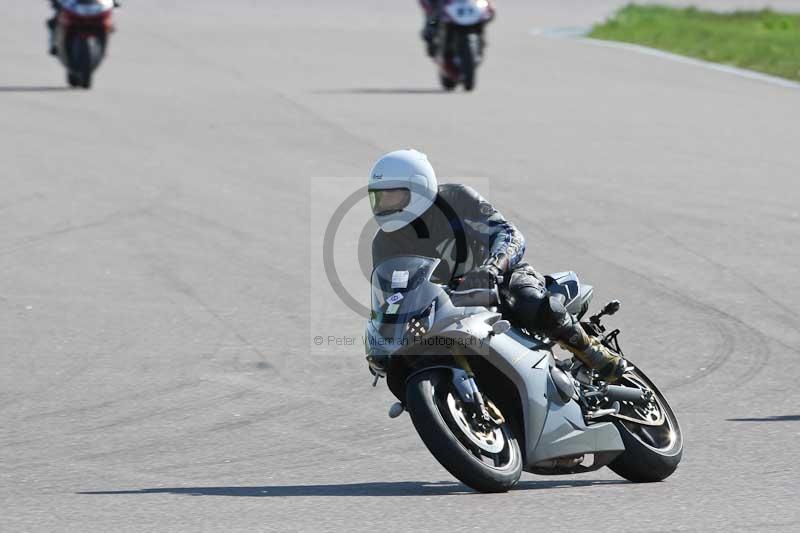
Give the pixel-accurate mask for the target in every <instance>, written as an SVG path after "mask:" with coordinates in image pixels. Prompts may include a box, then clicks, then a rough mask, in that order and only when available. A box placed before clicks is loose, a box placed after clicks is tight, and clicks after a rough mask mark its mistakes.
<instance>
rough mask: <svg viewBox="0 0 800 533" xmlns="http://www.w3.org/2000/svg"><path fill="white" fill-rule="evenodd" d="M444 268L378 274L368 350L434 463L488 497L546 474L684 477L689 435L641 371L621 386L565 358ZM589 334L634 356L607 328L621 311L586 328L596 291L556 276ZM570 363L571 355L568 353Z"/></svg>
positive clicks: (401, 263)
mask: <svg viewBox="0 0 800 533" xmlns="http://www.w3.org/2000/svg"><path fill="white" fill-rule="evenodd" d="M439 265H440V260H439V259H433V258H429V257H422V256H400V257H393V258H390V259H387V260H386V261H384V262H383V263H381V264H379V265H377V266H376V267H375V269H374V270H373V273H372V278H371V286H372V290H371V293H372V308H371V309H372V311H371V316H370V319H369V321H368V322H367V325H366V334H365V348H366V352H367V360H368V361H369V363H370V368H371V369H372V371H373V374H375V380H374V382H373V386H374V385H376V384H377V382H378V380H379V379H380V378H385V379H386V382H387V385H388V387H389V389H390V391H391V392H392V393H393V394H394V396H395V397H396V398H397V399H398V402H397V403H395V404H394V405H393V406H392V407H391V408H390V410H389V416H390V417H392V418H395V417H397V416H400V415H401V414H402V413H403V412H404V411H407V412H408V413H409V414H410V416H411V421H412V423H413V425H414V428H415V429H416V431H417V433H418V434H419V436H420V438H421V439H422V441H423V442H424V443H425V445H426V447H427V448H428V450H429V451H430V452H431V454H433V456H434V457H435V458H436V459H437V460H438V461H439V463H441V465H442V466H443V467H444V468H445V469H447V470H448V471H449V472H450V473H451V474H452V475H453V476H455V477H456V478H458V479H459V480H460V481H462V482H463V483H464V484H466V485H468V486H469V487H472V488H473V489H475V490H477V491H480V492H504V491H507V490H509V489H511V488H513V487H514V486H515V485H516V484H517V482H518V480H519V478H520V475H521V472H522V471H523V470H524V471H526V472H530V473H534V474H539V475H559V474H576V473H583V472H591V471H594V470H597V469H600V468H602V467H604V466H608V467H609V468H611V470H613V471H614V472H616V473H617V474H618V475H620V476H621V477H623V478H625V479H628V480H630V481H634V482H651V481H661V480H663V479H666V478H667V477H669V476H670V475H671V474H672V473H673V472H674V471H675V469H676V468H677V466H678V463H679V462H680V460H681V456H682V453H683V436H682V433H681V429H680V426H679V425H678V420H677V418H676V416H675V413H674V412H673V410H672V408H671V407H670V406H669V404H668V403H667V400H666V398H665V397H664V395H663V394H662V393H661V391H659V390H658V388H657V387H656V385H655V384H654V383H653V381H652V380H650V379H649V378H648V377H647V375H646V374H645V373H644V372H643V371H642V369H641V368H639V367H638V366H637V365H634V364H633V363H631V362H630V361H628V360H627V359H626V362H627V365H628V366H627V370H626V372H625V374H624V375H623V376H622V378H621V379H620V380H619V381H618V382H617V383H615V384H610V383H607V382H604V381H602V380H600V379H599V376H598V374H597V373H596V372H595V371H593V370H592V369H590V368H587V367H586V366H584V365H583V364H582V363H581V362H580V361H579V360H577V359H575V358H572V357H568V358H556V357H555V355H554V352H553V347H554V343H553V342H552V341H551V340H550V339H547V338H544V337H541V336H537V335H535V334H533V333H532V332H528V331H525V330H524V329H521V328H519V327H515V326H512V325H511V323H510V322H509V321H508V320H506V319H504V318H503V316H502V315H501V313H499V312H498V305H499V294H498V290H497V288H496V287H495V288H494V289H472V290H468V291H459V290H456V288H455V287H454V286H453V285H452V284H448V283H447V282H446V280H444V279H439V277H440V276H441V274H440V273H439V272H438V270H437V267H438V266H439ZM546 280H547V288H548V290H549V291H550V293H551V294H552V295H554V296H555V297H557V298H559V299H561V300H562V302H563V303H564V305H565V306H566V308H567V309H568V310H569V311H570V312H571V313H573V314H574V315H575V316H576V317H578V319H579V320H581V322H580V323H581V325H582V326H583V327H584V328H585V329H586V331H587V333H589V334H590V335H593V336H595V337H597V338H598V339H600V341H601V342H602V343H603V344H604V345H605V346H606V347H608V348H609V349H611V350H613V351H615V352H616V353H618V354H619V355H620V356H623V357H624V355H623V353H622V349H621V347H620V345H619V339H618V337H619V334H620V330H618V329H614V330H611V331H609V330H607V329H606V327H605V326H604V325H603V324H602V321H601V319H602V318H603V317H604V316H610V315H613V314H614V313H616V312H617V310H618V309H619V302H618V301H612V302H611V303H609V304H608V305H606V306H605V307H604V308H603V309H602V310H601V311H600V312H599V313H597V314H595V315H593V316H591V317H590V318H588V320H583V317H584V316H585V315H586V313H587V312H588V309H589V303H590V301H591V299H592V294H593V289H592V287H591V286H590V285H586V284H582V283H581V282H580V280H579V278H578V276H577V275H576V274H575V273H574V272H561V273H556V274H551V275H549V276H546ZM564 353H565V355H566V354H567V352H564Z"/></svg>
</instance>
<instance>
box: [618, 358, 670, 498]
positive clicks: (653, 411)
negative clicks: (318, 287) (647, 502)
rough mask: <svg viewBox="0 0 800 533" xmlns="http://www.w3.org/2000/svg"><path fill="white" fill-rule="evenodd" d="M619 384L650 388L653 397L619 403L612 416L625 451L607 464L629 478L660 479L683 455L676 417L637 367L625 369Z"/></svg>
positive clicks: (641, 479)
mask: <svg viewBox="0 0 800 533" xmlns="http://www.w3.org/2000/svg"><path fill="white" fill-rule="evenodd" d="M620 385H625V386H628V387H639V388H645V389H650V390H651V391H653V399H652V400H651V402H650V404H649V405H647V406H646V407H640V406H637V405H635V404H633V403H631V402H623V403H622V405H621V406H620V412H619V414H618V415H616V416H614V417H613V418H612V420H613V422H614V425H615V426H617V429H618V430H619V433H620V436H621V437H622V442H623V443H624V444H625V451H624V452H622V454H620V455H619V456H618V457H617V458H616V459H614V461H612V462H611V464H609V465H608V466H609V468H611V470H613V471H614V472H616V473H617V474H618V475H620V476H622V477H624V478H625V479H628V480H630V481H634V482H638V483H646V482H653V481H662V480H664V479H666V478H668V477H669V476H670V475H671V474H672V473H673V472H674V471H675V469H676V468H678V463H680V461H681V457H682V456H683V435H682V434H681V428H680V426H679V425H678V419H677V417H676V416H675V413H673V412H672V408H671V407H670V406H669V404H668V403H667V400H666V398H664V395H663V394H661V391H659V390H658V388H657V387H656V386H655V384H654V383H653V382H652V381H650V379H649V378H648V377H647V376H646V375H645V374H644V372H642V371H641V370H639V369H638V368H635V367H634V368H633V369H632V370H629V371H628V372H626V373H625V375H624V376H623V377H622V379H621V382H620Z"/></svg>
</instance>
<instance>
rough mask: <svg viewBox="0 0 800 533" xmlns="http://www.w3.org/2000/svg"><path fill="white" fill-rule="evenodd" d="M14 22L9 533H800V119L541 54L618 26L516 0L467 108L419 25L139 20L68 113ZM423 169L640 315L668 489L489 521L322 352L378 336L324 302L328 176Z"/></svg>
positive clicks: (6, 367) (531, 251) (239, 4)
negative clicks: (671, 415)
mask: <svg viewBox="0 0 800 533" xmlns="http://www.w3.org/2000/svg"><path fill="white" fill-rule="evenodd" d="M11 4H12V3H10V2H7V3H4V4H3V6H2V8H0V12H2V14H3V20H4V21H5V24H4V38H3V42H4V46H2V48H0V65H2V67H0V126H1V127H0V135H2V140H0V228H2V231H0V272H2V276H0V369H2V370H0V413H2V414H1V415H0V416H1V418H0V420H1V421H2V422H1V423H2V432H1V433H0V529H1V530H3V531H9V532H11V531H199V530H218V531H219V530H226V531H239V530H251V531H259V530H261V531H263V530H276V531H295V530H297V531H300V530H302V531H322V530H347V531H379V530H390V531H401V530H405V531H413V530H426V531H434V530H443V531H444V530H454V529H456V528H457V529H461V530H469V529H481V530H491V531H512V530H513V531H535V530H552V529H553V528H564V527H569V528H580V529H581V530H589V529H592V528H598V529H602V530H605V531H637V532H642V531H765V530H769V531H797V530H798V529H800V511H798V504H797V494H798V492H799V491H800V483H799V482H798V474H800V471H799V470H798V463H797V456H798V455H797V454H798V444H797V443H798V437H800V407H799V406H798V401H799V400H800V394H798V392H797V368H798V358H799V357H800V350H798V345H800V320H798V318H797V315H798V311H800V304H799V303H798V302H799V301H800V267H799V266H798V265H800V237H799V233H798V229H799V228H800V207H798V199H799V198H800V185H798V179H797V178H798V176H800V159H798V157H797V142H798V138H799V137H800V120H798V119H800V112H798V110H799V109H800V105H798V102H800V92H798V91H797V90H792V89H788V88H782V87H776V86H772V85H769V84H767V83H763V82H759V81H754V80H747V79H741V78H737V77H735V76H731V75H729V74H725V73H720V72H714V71H710V70H707V69H703V68H699V67H696V66H691V65H683V64H678V63H674V62H670V61H666V60H663V59H659V58H654V57H648V56H644V55H640V54H636V53H631V52H628V51H624V50H613V49H606V48H602V47H595V46H592V45H589V44H586V43H583V42H580V41H577V40H567V39H550V38H544V37H534V36H532V35H530V32H529V30H530V29H531V28H533V27H553V26H586V25H589V24H591V23H592V22H593V21H596V20H600V19H602V17H603V16H604V15H605V14H606V13H608V12H610V10H611V9H612V7H613V6H614V5H617V4H619V2H523V1H506V2H502V3H501V5H500V16H499V18H498V20H497V22H496V23H495V24H494V25H493V26H492V27H491V28H490V32H489V38H490V47H489V48H488V50H487V62H486V64H485V65H484V66H483V67H482V69H481V70H480V73H479V81H478V84H479V86H478V90H477V91H476V92H475V93H474V94H469V95H467V94H463V93H457V94H452V95H445V94H440V93H438V92H437V91H436V80H435V77H434V70H433V67H432V65H431V64H429V62H428V60H427V58H425V57H424V55H423V53H422V49H421V45H420V43H419V42H418V40H417V35H416V31H417V29H418V26H419V22H420V19H419V13H418V12H417V9H416V7H415V6H414V3H413V2H411V1H409V2H389V1H385V2H380V3H379V2H372V1H367V0H364V1H362V2H355V1H350V0H347V1H340V2H330V1H328V0H324V1H323V0H315V1H303V2H254V1H243V0H232V1H229V2H207V1H196V2H191V3H188V2H156V1H152V0H151V1H141V2H130V3H129V4H128V5H127V6H126V7H125V8H124V9H122V10H120V11H119V12H118V19H117V20H118V24H119V32H118V33H117V34H116V35H115V36H114V37H113V41H112V43H111V50H110V55H109V57H108V58H107V61H106V63H105V64H104V65H103V66H102V68H101V69H100V71H99V72H98V74H97V78H96V84H95V88H94V89H93V90H92V91H91V92H83V91H71V90H64V89H63V85H64V83H63V72H62V70H61V68H60V67H59V66H58V65H57V64H56V63H55V61H54V60H52V59H51V58H49V57H47V56H46V55H45V54H44V44H45V35H44V31H43V26H42V20H43V18H44V17H45V16H46V9H45V7H46V6H45V5H44V4H45V3H44V2H42V4H43V5H36V3H33V2H25V3H22V2H13V5H11ZM706 4H712V5H715V6H718V7H726V6H728V5H732V4H730V3H724V2H716V3H713V2H707V3H706ZM745 5H746V4H745ZM409 146H412V147H417V148H419V149H421V150H425V151H426V152H427V153H428V154H429V156H430V158H431V160H432V162H433V163H434V164H435V165H436V167H437V169H438V171H439V173H440V175H441V176H442V177H443V178H445V179H460V177H461V176H464V177H473V178H474V177H478V178H482V179H484V180H485V181H486V182H487V183H488V184H489V186H488V187H487V188H488V189H490V190H489V191H488V192H487V195H488V196H490V198H491V199H492V200H493V201H494V202H495V203H496V204H497V205H498V206H499V207H500V208H501V210H502V211H503V212H504V213H505V214H506V215H507V216H508V217H509V218H511V219H512V220H514V221H515V222H516V223H517V224H518V225H519V226H520V228H521V229H522V230H523V232H524V233H525V234H526V236H527V239H528V243H529V246H528V253H527V257H528V258H529V260H530V261H531V262H533V263H534V264H536V265H537V266H538V267H539V268H540V269H541V270H545V271H547V270H561V269H574V270H576V271H578V272H579V273H581V274H582V276H583V277H584V278H585V279H586V280H588V281H591V282H592V283H593V284H594V285H595V287H596V293H597V294H596V298H597V300H596V302H597V303H598V304H602V303H603V302H604V301H606V300H608V299H611V298H619V299H620V300H621V301H622V302H623V308H622V311H621V312H620V314H619V315H618V316H617V317H615V319H614V322H613V323H614V325H617V326H620V327H622V328H623V330H624V333H623V335H624V337H623V342H624V343H625V344H624V346H625V347H626V353H628V354H629V356H630V357H631V358H632V359H634V360H635V361H636V362H637V363H639V364H640V365H641V366H642V367H643V368H645V369H646V370H647V371H648V372H649V373H650V374H651V376H652V377H653V378H654V379H655V380H656V381H657V383H659V384H661V385H663V388H664V389H665V391H666V393H667V395H668V398H669V399H670V400H671V402H672V403H673V406H674V407H675V409H676V411H677V414H678V416H679V418H680V420H681V422H682V425H683V430H684V433H685V439H686V445H685V454H684V460H683V462H682V464H681V466H680V468H679V470H678V471H677V472H676V474H675V475H674V476H673V477H671V478H670V479H669V480H667V481H666V482H664V483H658V484H650V485H635V484H631V483H627V482H625V481H623V480H621V479H619V478H617V477H616V476H615V475H614V474H613V473H612V472H610V471H609V470H602V471H599V472H596V473H591V474H587V475H583V476H570V477H563V478H562V477H559V478H552V477H537V476H531V475H528V474H525V475H524V476H523V479H522V481H521V483H520V485H519V488H518V489H517V490H515V491H513V492H510V493H508V494H501V495H480V494H474V493H472V492H471V491H470V490H468V489H467V488H466V487H464V486H463V485H460V484H459V483H457V482H455V481H454V480H453V478H452V477H451V476H450V475H449V474H448V473H447V472H446V471H445V470H444V469H442V468H441V467H440V466H439V465H438V464H437V463H436V462H435V460H434V459H433V458H432V456H431V455H430V454H429V453H428V452H427V451H426V449H425V448H424V446H423V445H422V444H421V442H420V441H419V439H418V437H417V436H416V434H415V432H414V430H413V428H412V426H411V424H410V421H409V419H408V417H407V416H406V415H404V416H403V417H402V418H400V419H397V420H389V419H388V418H387V416H386V409H387V407H388V405H389V403H390V401H391V398H390V395H389V393H388V392H387V391H386V390H385V388H384V386H382V385H381V386H379V387H378V388H376V389H372V388H371V387H370V379H369V376H368V374H367V371H366V368H365V366H364V363H363V353H362V349H361V347H360V346H359V342H360V341H357V342H356V345H355V346H336V345H335V343H328V342H327V340H326V341H325V343H323V345H321V346H316V345H315V344H314V341H313V340H312V339H313V338H314V337H315V336H317V335H320V336H323V337H324V338H325V339H327V337H328V336H334V337H341V338H345V337H348V336H349V337H351V338H358V337H359V336H360V334H361V332H362V329H361V328H362V323H363V318H362V317H359V316H358V315H356V314H355V313H353V312H352V311H350V310H349V309H348V308H346V307H345V306H344V305H342V304H341V303H339V301H338V299H337V298H336V297H335V296H334V295H333V293H332V291H331V290H330V288H329V287H327V285H326V281H325V280H324V278H321V276H320V275H319V273H320V272H321V267H320V264H321V256H320V249H319V242H320V232H321V229H320V228H319V227H317V223H315V222H314V220H317V221H319V220H322V219H324V218H325V216H326V213H327V211H326V210H329V209H331V208H332V206H335V204H336V203H337V202H338V201H340V200H341V199H342V198H343V194H344V193H345V192H350V191H347V190H344V188H343V186H341V185H340V183H341V182H340V181H339V180H337V179H333V178H344V177H348V176H349V177H356V178H357V180H362V179H366V174H367V172H368V169H369V167H370V165H371V163H372V161H373V160H374V159H375V158H376V157H378V156H379V155H380V154H381V153H382V152H385V151H388V150H391V149H395V148H398V147H409ZM321 176H328V177H331V178H330V179H327V178H320V177H321ZM315 177H316V178H315ZM314 178H315V179H314ZM355 183H356V184H359V183H362V182H359V181H356V182H355ZM351 190H352V189H351ZM359 209H360V211H359V210H356V211H355V212H356V213H361V214H364V213H366V210H365V209H364V206H363V204H360V206H359ZM361 224H362V225H363V220H362V221H361ZM348 228H349V229H348ZM352 228H356V229H358V226H357V225H354V224H349V225H348V224H343V225H342V229H341V231H343V232H345V233H340V234H339V236H338V239H339V240H337V242H339V241H341V243H342V244H341V247H342V248H343V249H344V252H352V249H353V248H354V245H353V244H352V243H353V242H355V237H354V235H356V234H357V233H356V234H353V233H350V234H347V231H352ZM337 253H338V252H337ZM338 254H339V255H337V261H338V262H337V265H338V268H339V274H340V275H341V277H342V282H343V284H344V285H346V286H348V287H354V288H355V289H353V291H360V292H359V296H363V295H364V294H365V293H366V292H367V289H366V282H365V281H364V280H363V277H362V276H361V274H360V272H359V268H358V267H357V266H356V267H354V266H353V265H352V264H348V263H347V253H338ZM351 255H352V254H351ZM351 259H352V257H351ZM351 263H352V261H351ZM312 278H313V279H312Z"/></svg>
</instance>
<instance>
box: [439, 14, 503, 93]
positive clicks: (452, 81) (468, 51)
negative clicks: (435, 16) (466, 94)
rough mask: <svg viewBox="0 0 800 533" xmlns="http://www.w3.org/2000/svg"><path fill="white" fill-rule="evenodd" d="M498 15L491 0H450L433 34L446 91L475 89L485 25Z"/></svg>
mask: <svg viewBox="0 0 800 533" xmlns="http://www.w3.org/2000/svg"><path fill="white" fill-rule="evenodd" d="M494 15H495V10H494V6H493V5H492V3H491V2H490V1H489V0H447V1H445V2H444V4H443V5H442V11H441V13H440V20H441V22H440V24H439V31H438V33H437V34H436V35H435V37H434V40H435V42H434V46H435V48H436V50H437V53H436V56H435V59H436V62H437V64H438V65H439V80H440V81H441V84H442V87H443V88H444V89H445V90H448V91H451V90H453V89H455V88H456V87H457V86H458V84H459V83H461V84H462V85H463V86H464V89H465V90H467V91H471V90H472V89H474V88H475V71H476V70H477V68H478V65H479V64H480V63H481V61H482V59H483V48H484V44H485V43H484V38H483V28H484V26H485V25H486V24H487V23H489V22H490V21H491V20H492V19H493V18H494Z"/></svg>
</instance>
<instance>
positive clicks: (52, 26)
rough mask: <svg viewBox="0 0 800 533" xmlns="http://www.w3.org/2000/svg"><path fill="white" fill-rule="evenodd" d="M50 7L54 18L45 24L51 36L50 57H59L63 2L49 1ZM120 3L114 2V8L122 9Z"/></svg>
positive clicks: (116, 0)
mask: <svg viewBox="0 0 800 533" xmlns="http://www.w3.org/2000/svg"><path fill="white" fill-rule="evenodd" d="M49 1H50V6H51V7H52V8H53V16H52V17H50V18H49V19H47V21H46V22H45V24H46V26H47V29H48V30H50V34H49V44H50V55H53V56H57V55H58V47H57V46H56V22H57V21H58V15H59V14H60V13H61V9H62V7H63V6H62V5H61V4H62V1H61V0H49ZM120 5H121V4H120V3H119V2H118V0H114V7H120Z"/></svg>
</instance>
